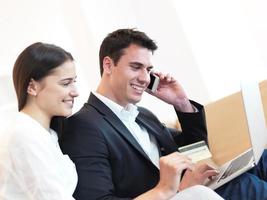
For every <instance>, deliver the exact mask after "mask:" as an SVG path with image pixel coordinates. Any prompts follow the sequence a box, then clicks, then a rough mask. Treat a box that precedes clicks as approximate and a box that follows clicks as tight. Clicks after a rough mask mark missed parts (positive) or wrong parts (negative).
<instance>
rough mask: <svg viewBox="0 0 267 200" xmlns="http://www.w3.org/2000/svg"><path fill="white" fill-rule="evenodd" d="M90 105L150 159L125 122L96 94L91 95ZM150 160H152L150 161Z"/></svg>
mask: <svg viewBox="0 0 267 200" xmlns="http://www.w3.org/2000/svg"><path fill="white" fill-rule="evenodd" d="M88 104H90V105H91V106H93V107H94V108H95V109H97V110H98V112H99V113H101V114H102V115H103V117H104V118H105V120H106V121H107V122H108V123H109V124H110V125H111V126H112V127H113V128H114V129H116V131H117V132H118V133H119V134H120V135H121V136H122V137H123V138H124V139H125V140H126V141H127V142H128V143H129V144H130V145H131V146H133V147H134V148H135V149H136V150H137V151H138V152H139V153H140V154H142V155H143V156H144V157H146V158H147V159H149V157H148V156H147V154H146V153H145V152H144V150H143V148H142V147H141V146H140V145H139V143H138V142H137V141H136V139H135V138H134V137H133V135H132V134H131V132H130V131H129V130H128V128H127V127H126V126H125V125H124V124H123V122H122V121H121V120H120V119H119V118H118V117H117V116H116V115H115V114H114V113H113V112H112V110H111V109H110V108H109V107H107V106H106V105H105V104H104V103H103V102H102V101H100V100H99V99H98V98H97V97H96V96H95V95H94V94H92V93H91V94H90V97H89V99H88ZM149 160H150V159H149Z"/></svg>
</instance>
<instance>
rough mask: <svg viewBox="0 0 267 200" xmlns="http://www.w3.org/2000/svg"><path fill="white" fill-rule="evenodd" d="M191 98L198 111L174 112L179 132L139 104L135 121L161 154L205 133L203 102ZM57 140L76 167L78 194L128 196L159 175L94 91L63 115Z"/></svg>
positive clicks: (81, 197) (80, 199)
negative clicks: (179, 124)
mask: <svg viewBox="0 0 267 200" xmlns="http://www.w3.org/2000/svg"><path fill="white" fill-rule="evenodd" d="M193 104H194V105H195V106H196V107H197V108H198V110H199V112H198V113H179V112H177V114H178V117H179V120H180V123H181V125H182V130H183V132H182V133H180V132H178V131H177V130H175V129H168V128H167V127H166V126H165V125H164V124H162V123H161V122H160V121H159V120H158V119H157V117H156V116H155V115H153V113H151V112H150V111H149V110H147V109H145V108H141V107H139V108H138V110H139V115H138V116H137V119H136V121H137V123H139V124H140V125H141V126H143V127H145V128H146V129H147V131H148V133H149V134H153V135H154V136H155V138H156V140H157V143H158V147H159V151H160V155H167V154H170V153H172V152H174V151H177V148H178V145H177V143H178V144H179V145H185V144H189V143H193V142H196V141H199V140H206V139H207V134H206V125H205V117H204V111H203V108H202V106H201V105H199V104H197V103H193ZM166 114H167V113H166ZM175 141H176V142H175ZM60 146H61V148H62V151H63V153H65V154H68V155H69V156H70V158H71V159H72V160H73V162H74V163H75V165H76V168H77V172H78V185H77V188H76V190H75V193H74V197H75V198H76V199H77V200H87V199H88V200H89V199H90V200H91V199H92V200H94V199H131V198H134V197H136V196H138V195H140V194H142V193H144V192H146V191H148V190H150V189H151V188H153V187H155V186H156V184H157V183H158V181H159V170H158V168H157V167H156V166H155V165H154V164H153V163H152V162H151V160H150V159H149V157H148V156H147V155H146V153H145V152H144V151H143V149H142V148H141V146H140V145H139V144H138V142H137V141H136V140H135V139H134V137H133V136H132V134H131V133H130V132H129V130H128V129H127V128H126V127H125V126H124V124H123V123H122V122H121V121H120V119H119V118H118V117H117V116H116V115H115V114H114V113H113V112H112V111H111V110H110V109H109V108H108V107H107V106H106V105H105V104H104V103H103V102H102V101H100V100H99V99H98V98H97V97H96V96H95V95H93V94H90V97H89V100H88V102H87V103H86V104H85V105H84V106H83V107H82V108H81V110H80V111H78V112H77V113H76V114H74V115H73V116H71V117H70V118H68V119H66V121H65V125H64V131H63V134H62V138H61V139H60Z"/></svg>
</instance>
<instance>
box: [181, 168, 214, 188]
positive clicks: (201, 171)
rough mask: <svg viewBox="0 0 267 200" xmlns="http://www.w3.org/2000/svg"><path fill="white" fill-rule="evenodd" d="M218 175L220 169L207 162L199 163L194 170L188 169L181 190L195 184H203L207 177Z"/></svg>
mask: <svg viewBox="0 0 267 200" xmlns="http://www.w3.org/2000/svg"><path fill="white" fill-rule="evenodd" d="M216 175H218V171H217V170H216V169H215V168H213V167H211V166H210V165H208V164H206V163H202V164H200V165H197V166H196V167H195V169H194V170H187V171H186V172H185V174H184V176H183V178H182V180H181V183H180V186H179V191H181V190H183V189H186V188H188V187H190V186H193V185H203V184H204V181H205V180H206V179H207V178H211V177H212V176H216Z"/></svg>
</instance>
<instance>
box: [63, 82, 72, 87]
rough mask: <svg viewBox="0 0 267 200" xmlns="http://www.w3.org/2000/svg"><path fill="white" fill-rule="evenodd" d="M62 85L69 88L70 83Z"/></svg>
mask: <svg viewBox="0 0 267 200" xmlns="http://www.w3.org/2000/svg"><path fill="white" fill-rule="evenodd" d="M62 85H63V86H64V87H67V86H69V85H70V82H67V83H62Z"/></svg>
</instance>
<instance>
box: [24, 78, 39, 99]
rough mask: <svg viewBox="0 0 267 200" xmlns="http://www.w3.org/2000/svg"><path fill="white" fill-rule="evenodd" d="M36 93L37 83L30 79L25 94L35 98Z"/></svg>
mask: <svg viewBox="0 0 267 200" xmlns="http://www.w3.org/2000/svg"><path fill="white" fill-rule="evenodd" d="M37 92H38V83H37V82H36V81H35V80H33V79H32V78H31V80H30V82H29V85H28V88H27V93H28V94H29V95H32V96H37Z"/></svg>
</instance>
